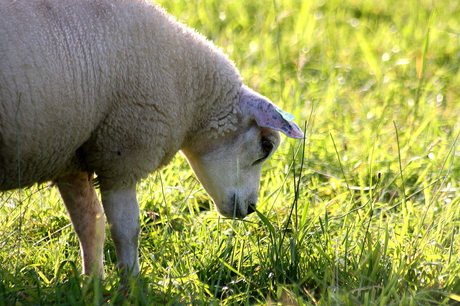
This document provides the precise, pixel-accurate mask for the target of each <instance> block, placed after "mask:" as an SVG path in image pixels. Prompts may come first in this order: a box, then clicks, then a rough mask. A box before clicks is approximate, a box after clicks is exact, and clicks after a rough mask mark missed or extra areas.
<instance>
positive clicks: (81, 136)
mask: <svg viewBox="0 0 460 306" xmlns="http://www.w3.org/2000/svg"><path fill="white" fill-rule="evenodd" d="M285 118H287V117H286V114H285V113H283V112H282V111H280V110H279V109H277V108H276V106H275V105H274V104H272V103H271V102H270V101H268V100H267V99H266V98H264V97H262V96H260V95H258V94H257V93H255V92H253V91H252V90H250V89H249V88H247V87H245V86H243V85H242V84H241V77H240V75H239V73H238V71H237V70H236V68H235V67H234V65H233V63H232V62H231V61H230V60H229V59H228V58H227V57H226V56H225V55H223V54H222V53H221V51H220V50H218V49H217V48H216V47H214V46H213V45H212V44H211V43H210V42H208V41H206V40H205V39H204V38H203V37H202V36H200V35H199V34H197V33H195V32H194V31H192V30H190V29H189V28H187V27H186V26H184V25H182V24H180V23H178V22H177V21H176V20H175V19H173V18H172V17H170V16H169V15H167V14H166V13H165V12H164V11H163V10H162V9H160V8H159V7H158V6H156V5H154V4H150V3H148V2H145V1H144V0H16V1H12V0H2V1H1V2H0V190H2V191H4V190H9V189H15V188H22V187H26V186H30V185H32V184H34V183H37V182H38V183H40V182H45V181H50V180H52V181H53V182H54V183H55V184H56V185H57V187H58V188H59V191H60V193H61V195H62V198H63V200H64V203H65V205H66V207H67V210H68V211H69V214H70V218H71V220H72V223H73V225H74V227H75V231H76V233H77V235H78V237H79V240H80V246H81V250H82V256H83V261H84V262H83V269H84V270H83V272H84V273H85V274H90V273H94V274H95V275H97V276H102V275H103V273H102V271H103V263H102V261H103V252H102V246H103V241H104V222H105V218H104V214H105V216H106V218H107V220H108V223H109V224H110V229H111V234H112V237H113V241H114V243H115V248H116V252H117V257H118V261H119V266H120V267H122V268H124V269H125V270H130V272H131V273H133V274H137V273H138V272H139V262H138V250H137V248H138V235H139V207H138V203H137V200H136V183H137V182H138V181H139V180H140V179H142V178H145V177H146V176H147V175H148V173H150V172H153V171H155V170H156V169H158V168H160V167H162V166H164V165H166V164H167V163H168V162H169V161H170V160H171V159H172V157H173V156H174V155H175V154H176V152H177V151H179V150H181V151H182V152H183V153H184V155H185V156H186V157H187V159H188V161H189V163H190V164H191V166H192V167H193V169H194V171H195V173H196V175H197V176H198V178H199V180H200V181H201V183H202V184H203V186H204V188H205V189H206V190H207V192H208V193H209V194H210V196H211V197H212V198H213V200H214V202H215V204H216V207H217V210H218V211H219V212H220V213H221V214H222V215H223V216H225V217H238V218H244V217H245V216H246V215H247V214H249V213H251V212H252V211H253V209H254V208H253V207H254V206H255V204H256V201H257V190H258V186H259V180H260V171H261V168H262V162H263V161H264V160H266V159H267V158H268V157H269V156H270V155H271V154H272V153H273V151H274V150H275V149H276V148H277V146H278V144H279V133H278V132H277V131H281V132H283V133H284V134H286V135H287V136H289V137H292V138H303V137H304V135H303V133H302V131H301V130H300V129H299V127H298V126H297V125H296V124H295V123H292V122H289V121H290V120H291V119H289V118H287V120H286V119H285ZM93 173H95V174H97V180H98V183H99V186H100V190H101V200H102V205H101V204H100V202H99V200H98V198H97V196H96V192H95V189H94V187H93V185H94V181H93Z"/></svg>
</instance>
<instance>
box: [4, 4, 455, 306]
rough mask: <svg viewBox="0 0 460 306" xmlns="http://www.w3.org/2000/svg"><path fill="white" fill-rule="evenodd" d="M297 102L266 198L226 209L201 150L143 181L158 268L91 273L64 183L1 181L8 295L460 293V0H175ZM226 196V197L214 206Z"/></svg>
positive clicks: (440, 301)
mask: <svg viewBox="0 0 460 306" xmlns="http://www.w3.org/2000/svg"><path fill="white" fill-rule="evenodd" d="M159 2H160V3H161V4H163V5H164V6H165V7H166V8H167V10H168V11H169V12H170V13H172V14H173V15H175V16H177V18H178V19H180V20H182V21H184V22H185V23H187V24H188V25H190V26H191V27H193V28H196V29H197V30H198V31H199V32H201V33H203V34H204V35H206V36H207V37H209V39H211V40H212V41H214V42H215V43H216V44H217V45H219V46H221V47H222V48H223V49H224V50H225V52H226V53H227V54H228V55H229V56H230V58H231V59H232V60H234V61H235V62H236V64H237V66H238V67H239V69H240V71H241V73H242V75H243V77H244V78H245V82H246V83H247V84H249V85H250V86H251V87H253V88H255V89H257V90H258V91H260V92H261V93H262V94H264V95H266V96H268V97H270V98H271V99H272V100H273V101H274V102H275V103H277V104H279V105H280V106H283V108H284V109H286V110H287V111H290V112H292V113H294V114H296V115H297V117H298V122H300V123H301V125H302V126H304V127H305V129H306V132H307V135H308V139H307V140H306V141H305V142H304V143H302V142H301V141H295V140H288V139H286V140H285V141H284V143H283V144H282V146H281V147H280V149H279V151H278V152H277V154H276V155H275V156H274V157H273V158H272V159H271V160H270V161H269V162H268V163H267V164H266V166H265V168H264V174H263V179H262V182H261V189H260V204H259V206H258V209H259V212H258V213H257V214H254V215H252V216H250V217H248V218H247V219H245V221H232V220H224V219H222V218H219V216H218V215H217V213H216V212H215V211H214V210H213V209H212V204H211V202H210V199H209V197H208V196H207V195H206V193H205V192H204V191H203V189H202V188H201V186H200V184H199V183H198V182H197V180H196V179H195V177H194V175H193V173H192V171H191V170H190V169H189V167H188V166H187V164H186V162H185V160H184V158H182V157H181V156H178V157H177V158H176V159H175V160H174V161H173V162H172V163H171V164H170V165H169V166H168V167H166V168H165V169H164V170H162V171H161V172H159V173H155V174H152V175H151V177H150V178H149V179H148V180H145V181H143V182H142V183H141V184H140V185H139V188H138V189H139V202H140V205H141V209H142V237H141V241H140V254H141V261H142V271H143V274H142V277H141V279H139V280H137V281H136V282H135V283H133V285H132V287H131V289H129V290H128V289H123V288H122V289H121V290H120V286H119V283H118V281H119V278H118V275H117V272H116V269H115V264H116V257H115V254H114V249H113V245H112V243H111V241H110V240H109V239H108V240H107V243H106V246H105V247H106V251H105V256H106V276H107V279H106V280H105V281H103V282H102V283H99V282H97V281H92V280H91V279H87V278H84V277H82V276H80V275H79V271H80V269H81V261H80V258H79V250H78V242H77V239H76V237H75V234H74V232H73V230H72V227H71V226H70V225H69V224H70V220H69V218H68V215H67V214H66V212H65V209H64V207H63V205H62V203H61V201H60V198H59V195H58V193H57V191H56V190H55V189H54V188H50V187H48V186H40V187H35V188H32V189H28V190H24V191H21V192H18V191H15V192H11V193H5V194H3V195H1V196H0V203H1V204H0V216H1V218H0V305H2V304H4V305H88V304H94V305H101V304H105V303H107V304H123V305H187V304H192V305H209V304H223V305H257V304H260V305H265V304H269V305H456V304H460V257H459V254H460V238H459V235H458V232H459V227H460V196H459V191H460V190H459V183H458V178H460V162H459V154H460V153H459V143H458V142H459V139H458V135H459V133H460V125H459V118H460V103H459V101H458V99H459V95H460V72H459V67H460V65H459V62H460V44H459V43H460V36H459V35H460V19H459V16H460V11H459V6H458V3H457V2H456V1H443V0H439V1H425V0H405V1H399V0H387V1H370V0H368V1H359V0H342V1H339V0H330V1H325V0H311V1H302V0H283V1H281V0H273V1H263V0H254V1H240V0H222V1H214V0H176V1H164V0H162V1H159ZM208 208H211V211H208Z"/></svg>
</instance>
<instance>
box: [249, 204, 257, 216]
mask: <svg viewBox="0 0 460 306" xmlns="http://www.w3.org/2000/svg"><path fill="white" fill-rule="evenodd" d="M255 211H256V208H255V205H253V204H249V205H248V215H249V214H252V213H253V212H255Z"/></svg>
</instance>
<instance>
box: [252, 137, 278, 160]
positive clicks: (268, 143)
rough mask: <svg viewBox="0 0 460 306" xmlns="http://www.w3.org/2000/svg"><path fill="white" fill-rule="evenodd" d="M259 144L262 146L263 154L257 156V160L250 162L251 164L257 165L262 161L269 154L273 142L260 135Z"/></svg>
mask: <svg viewBox="0 0 460 306" xmlns="http://www.w3.org/2000/svg"><path fill="white" fill-rule="evenodd" d="M261 146H262V150H263V152H264V156H263V157H262V158H259V159H258V160H256V161H255V162H254V163H253V164H252V165H253V166H254V165H257V164H258V163H261V162H263V161H264V160H265V159H266V158H267V157H268V155H270V153H271V152H272V150H273V143H272V142H271V141H270V140H269V139H268V138H266V137H262V141H261Z"/></svg>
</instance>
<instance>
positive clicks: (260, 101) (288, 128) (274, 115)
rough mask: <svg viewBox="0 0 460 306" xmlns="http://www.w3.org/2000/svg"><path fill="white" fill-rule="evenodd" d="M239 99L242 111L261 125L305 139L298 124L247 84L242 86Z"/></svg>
mask: <svg viewBox="0 0 460 306" xmlns="http://www.w3.org/2000/svg"><path fill="white" fill-rule="evenodd" d="M239 99H240V108H241V111H242V112H243V113H244V114H249V115H251V116H252V117H253V118H254V119H255V120H256V122H257V124H258V125H259V126H262V127H268V128H272V129H275V130H278V131H280V132H283V133H284V134H285V135H286V136H288V137H291V138H297V139H303V138H304V137H305V135H304V134H303V132H302V130H301V129H300V128H299V126H298V125H297V124H295V123H294V122H289V121H287V120H286V119H285V118H283V115H282V114H285V113H284V112H283V111H281V110H280V109H279V108H278V107H277V106H276V105H275V104H273V103H272V102H270V101H269V100H268V99H267V98H265V97H264V96H262V95H260V94H258V93H257V92H255V91H253V90H252V89H250V88H248V87H247V86H244V85H243V86H242V87H241V89H240V94H239ZM277 109H278V110H277Z"/></svg>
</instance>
